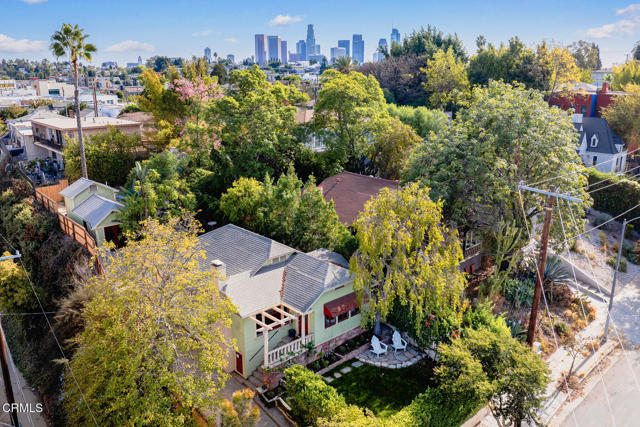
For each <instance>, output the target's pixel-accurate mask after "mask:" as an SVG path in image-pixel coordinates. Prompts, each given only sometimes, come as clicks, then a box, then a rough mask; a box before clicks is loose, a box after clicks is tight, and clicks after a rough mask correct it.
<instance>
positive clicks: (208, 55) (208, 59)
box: [204, 47, 211, 62]
mask: <svg viewBox="0 0 640 427" xmlns="http://www.w3.org/2000/svg"><path fill="white" fill-rule="evenodd" d="M204 57H205V58H207V61H209V62H211V49H209V48H208V47H205V48H204Z"/></svg>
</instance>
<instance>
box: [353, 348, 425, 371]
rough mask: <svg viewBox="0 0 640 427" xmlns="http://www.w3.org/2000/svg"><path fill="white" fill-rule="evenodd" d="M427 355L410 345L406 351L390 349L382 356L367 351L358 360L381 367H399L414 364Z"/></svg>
mask: <svg viewBox="0 0 640 427" xmlns="http://www.w3.org/2000/svg"><path fill="white" fill-rule="evenodd" d="M425 357H426V354H425V353H422V352H421V351H419V350H418V349H415V348H413V347H409V348H407V350H405V351H398V352H394V351H393V350H391V349H390V350H388V351H387V352H386V353H385V354H383V355H382V356H376V355H375V354H373V353H372V352H370V351H366V352H364V353H362V354H361V355H360V356H358V361H360V362H361V363H366V364H368V365H372V366H378V367H381V368H389V369H398V368H406V367H408V366H411V365H414V364H416V363H418V362H419V361H420V360H422V359H424V358H425Z"/></svg>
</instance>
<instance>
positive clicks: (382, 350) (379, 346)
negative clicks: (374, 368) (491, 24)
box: [369, 335, 388, 357]
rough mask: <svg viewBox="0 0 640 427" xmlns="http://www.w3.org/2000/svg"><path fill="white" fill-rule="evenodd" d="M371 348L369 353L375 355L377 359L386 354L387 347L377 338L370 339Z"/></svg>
mask: <svg viewBox="0 0 640 427" xmlns="http://www.w3.org/2000/svg"><path fill="white" fill-rule="evenodd" d="M371 347H373V348H372V349H371V350H369V351H371V353H373V354H375V355H376V356H378V357H380V356H382V355H383V354H386V353H387V347H388V346H387V345H386V344H385V343H383V342H382V341H380V340H379V339H378V337H377V336H375V335H374V336H373V337H372V338H371Z"/></svg>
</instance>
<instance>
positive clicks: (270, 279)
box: [199, 224, 361, 377]
mask: <svg viewBox="0 0 640 427" xmlns="http://www.w3.org/2000/svg"><path fill="white" fill-rule="evenodd" d="M199 239H200V241H201V242H202V244H203V249H204V250H205V252H206V261H203V262H202V268H210V269H213V270H216V271H218V272H219V273H220V274H221V278H220V280H219V287H220V290H221V291H222V292H223V293H224V294H225V295H226V296H227V297H228V298H229V299H230V300H231V301H232V302H233V303H234V304H235V306H236V307H237V308H238V312H237V313H236V314H235V315H234V316H233V319H232V327H231V330H230V331H229V333H230V334H231V335H232V336H233V338H234V339H235V341H236V343H237V347H238V351H237V352H235V354H234V355H231V359H230V361H229V362H230V369H229V370H235V371H236V372H238V373H239V374H241V375H243V376H244V377H248V376H249V375H251V373H252V372H253V371H254V370H255V369H256V368H258V367H259V366H264V367H269V368H270V367H275V366H278V365H280V364H282V363H284V362H285V361H287V360H290V359H291V358H293V357H295V356H297V355H299V354H301V353H302V352H304V351H305V349H306V348H307V347H308V343H313V346H315V347H316V348H317V349H318V350H319V351H327V350H329V349H332V348H333V347H336V346H338V345H339V344H341V343H342V342H344V341H345V340H347V339H348V338H350V337H352V336H353V335H354V334H355V333H357V332H358V331H359V330H360V317H361V316H360V308H359V305H358V302H357V300H356V295H355V294H354V292H353V281H352V279H351V276H350V274H349V270H348V268H347V261H346V260H345V259H344V257H342V256H341V255H339V254H337V253H335V252H331V251H328V250H326V249H319V250H317V251H313V252H310V253H302V252H300V251H297V250H295V249H293V248H290V247H288V246H286V245H283V244H281V243H278V242H276V241H274V240H271V239H269V238H267V237H264V236H261V235H258V234H256V233H253V232H250V231H248V230H245V229H243V228H240V227H237V226H235V225H232V224H229V225H225V226H223V227H220V228H217V229H215V230H213V231H210V232H208V233H205V234H203V235H201V236H200V237H199ZM305 345H306V346H305Z"/></svg>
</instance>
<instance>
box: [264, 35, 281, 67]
mask: <svg viewBox="0 0 640 427" xmlns="http://www.w3.org/2000/svg"><path fill="white" fill-rule="evenodd" d="M267 60H268V62H272V61H280V62H282V55H281V54H280V36H267Z"/></svg>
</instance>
